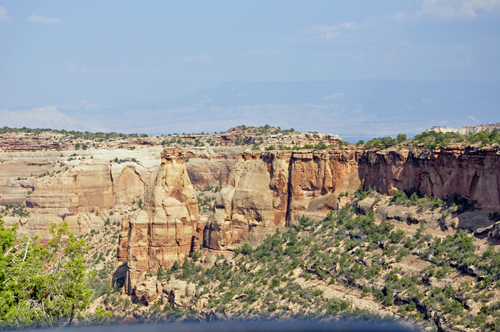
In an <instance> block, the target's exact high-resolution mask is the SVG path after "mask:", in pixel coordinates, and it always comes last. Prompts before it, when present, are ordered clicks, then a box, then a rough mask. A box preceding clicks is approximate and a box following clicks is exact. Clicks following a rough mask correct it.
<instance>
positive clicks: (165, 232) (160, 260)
mask: <svg viewBox="0 0 500 332" xmlns="http://www.w3.org/2000/svg"><path fill="white" fill-rule="evenodd" d="M203 227H204V225H203V224H201V223H200V215H199V212H198V204H197V199H196V195H195V191H194V188H193V185H192V184H191V181H190V180H189V176H188V174H187V170H186V167H185V165H184V152H183V151H182V149H180V148H166V149H165V150H164V151H163V153H162V161H161V165H160V167H159V169H158V174H157V177H156V180H155V183H154V186H152V187H151V189H150V190H149V192H148V193H147V195H146V200H145V207H144V210H140V211H139V212H137V213H135V214H134V215H132V216H131V218H130V224H129V230H128V240H120V242H121V244H122V248H123V244H124V242H126V243H127V244H128V249H127V251H128V253H127V256H128V259H127V267H128V272H127V280H126V286H125V287H126V290H127V292H128V293H131V292H132V291H133V287H134V286H135V284H136V282H137V281H138V280H139V279H140V278H141V277H142V276H143V275H144V273H145V272H149V271H154V272H156V271H157V269H158V267H160V266H161V267H163V268H165V269H166V268H170V267H171V266H172V264H173V263H174V262H175V261H183V260H184V259H185V258H186V257H188V256H189V253H190V252H191V251H192V250H193V248H197V247H199V245H200V243H201V234H200V233H201V231H202V229H203ZM119 255H121V256H123V251H119Z"/></svg>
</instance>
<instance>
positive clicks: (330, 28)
mask: <svg viewBox="0 0 500 332" xmlns="http://www.w3.org/2000/svg"><path fill="white" fill-rule="evenodd" d="M354 28H359V26H358V25H356V23H354V22H351V21H349V22H342V23H340V24H339V25H326V24H316V25H313V26H310V27H309V28H307V29H304V30H301V31H300V35H302V36H310V37H316V38H326V39H333V38H336V37H338V36H340V32H339V31H338V30H349V29H354Z"/></svg>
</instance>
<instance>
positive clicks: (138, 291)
mask: <svg viewBox="0 0 500 332" xmlns="http://www.w3.org/2000/svg"><path fill="white" fill-rule="evenodd" d="M157 283H158V282H157V281H156V280H154V279H148V280H142V281H140V282H138V283H137V284H136V285H135V289H134V295H135V296H136V297H137V299H138V300H139V301H141V302H143V303H145V304H146V305H148V304H150V303H152V302H154V301H155V300H156V298H157V296H158V293H159V291H158V288H157Z"/></svg>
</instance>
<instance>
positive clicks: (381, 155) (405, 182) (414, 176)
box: [358, 145, 500, 211]
mask: <svg viewBox="0 0 500 332" xmlns="http://www.w3.org/2000/svg"><path fill="white" fill-rule="evenodd" d="M358 165H359V178H360V180H361V182H362V184H363V187H364V188H365V189H367V188H368V187H369V186H371V187H372V188H376V189H377V190H378V191H379V192H381V193H384V194H392V192H393V191H394V190H396V189H400V190H409V189H411V188H415V189H418V190H420V192H421V193H422V194H425V195H427V196H429V197H440V198H445V197H446V196H448V195H454V194H458V195H459V196H462V197H466V198H468V199H470V200H476V201H477V204H478V206H480V207H481V208H482V209H483V210H484V209H486V210H494V211H498V210H500V172H499V171H498V170H499V169H500V151H498V150H497V149H493V148H483V149H477V148H468V149H464V147H462V146H460V145H453V146H449V147H448V148H444V149H437V150H434V151H427V150H422V151H420V150H416V151H414V152H409V151H408V150H405V149H403V150H401V151H397V150H395V149H394V150H389V151H387V150H386V151H367V152H365V153H360V154H359V156H358Z"/></svg>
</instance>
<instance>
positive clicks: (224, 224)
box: [204, 151, 360, 250]
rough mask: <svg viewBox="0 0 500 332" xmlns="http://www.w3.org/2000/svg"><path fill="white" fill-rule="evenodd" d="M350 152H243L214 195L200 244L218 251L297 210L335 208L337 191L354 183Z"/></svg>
mask: <svg viewBox="0 0 500 332" xmlns="http://www.w3.org/2000/svg"><path fill="white" fill-rule="evenodd" d="M354 157H355V155H354V154H341V153H329V152H323V151H320V152H312V151H307V152H303V151H293V152H292V151H273V152H255V151H245V152H244V153H243V154H242V155H241V157H240V160H239V161H238V163H237V164H236V165H235V166H234V168H233V170H232V172H231V174H230V176H229V180H228V184H227V186H226V187H224V188H223V189H222V191H221V193H220V194H219V196H218V197H217V198H216V202H215V207H214V212H213V214H212V215H211V216H210V217H209V219H208V222H207V226H206V228H205V232H204V246H205V247H208V248H211V249H216V250H224V249H227V248H230V247H232V246H234V245H237V244H239V243H241V242H242V241H247V242H252V240H253V239H255V240H257V239H258V238H259V236H262V234H265V233H268V232H271V231H273V230H274V229H275V228H277V227H283V226H285V225H286V224H287V222H288V221H290V220H292V219H293V218H294V217H295V215H296V214H298V213H300V212H303V213H326V212H328V211H329V210H331V209H335V208H336V203H337V198H338V196H339V193H341V192H345V191H349V192H353V191H354V190H356V189H357V188H358V187H359V185H360V182H359V179H358V178H357V176H356V175H357V167H356V163H355V159H354ZM351 161H354V162H351ZM259 234H260V235H259Z"/></svg>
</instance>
